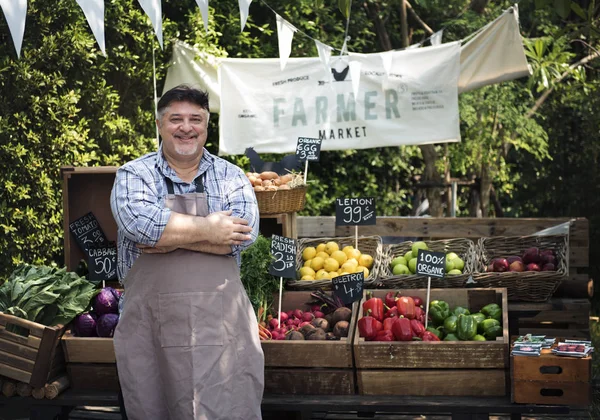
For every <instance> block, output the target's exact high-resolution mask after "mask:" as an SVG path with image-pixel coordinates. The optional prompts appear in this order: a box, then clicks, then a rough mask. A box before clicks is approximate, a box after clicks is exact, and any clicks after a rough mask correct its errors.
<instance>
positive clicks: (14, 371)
mask: <svg viewBox="0 0 600 420" xmlns="http://www.w3.org/2000/svg"><path fill="white" fill-rule="evenodd" d="M0 375H2V376H6V377H7V378H10V379H15V380H17V381H20V382H25V383H29V380H30V379H31V373H30V372H27V371H25V370H21V369H18V368H16V367H13V366H9V365H6V364H3V363H0Z"/></svg>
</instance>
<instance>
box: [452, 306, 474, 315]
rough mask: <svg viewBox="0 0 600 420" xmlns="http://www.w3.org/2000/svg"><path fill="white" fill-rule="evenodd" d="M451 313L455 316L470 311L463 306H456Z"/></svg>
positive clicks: (466, 313) (468, 313)
mask: <svg viewBox="0 0 600 420" xmlns="http://www.w3.org/2000/svg"><path fill="white" fill-rule="evenodd" d="M452 313H453V314H454V315H456V316H459V315H471V312H470V311H469V310H468V309H467V308H463V307H462V306H457V307H456V308H454V310H453V311H452Z"/></svg>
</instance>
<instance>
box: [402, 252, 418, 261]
mask: <svg viewBox="0 0 600 420" xmlns="http://www.w3.org/2000/svg"><path fill="white" fill-rule="evenodd" d="M416 257H417V256H416V255H415V258H416ZM404 259H405V260H406V261H410V260H412V259H413V253H412V251H408V252H407V253H406V254H404Z"/></svg>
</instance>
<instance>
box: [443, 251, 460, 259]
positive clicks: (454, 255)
mask: <svg viewBox="0 0 600 420" xmlns="http://www.w3.org/2000/svg"><path fill="white" fill-rule="evenodd" d="M455 258H458V255H457V254H456V253H454V252H448V253H447V254H446V259H447V260H453V259H455Z"/></svg>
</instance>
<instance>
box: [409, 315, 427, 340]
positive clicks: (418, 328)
mask: <svg viewBox="0 0 600 420" xmlns="http://www.w3.org/2000/svg"><path fill="white" fill-rule="evenodd" d="M410 328H411V330H412V332H413V336H415V337H421V336H422V335H423V333H424V332H425V325H423V324H421V321H417V320H416V319H411V320H410Z"/></svg>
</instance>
